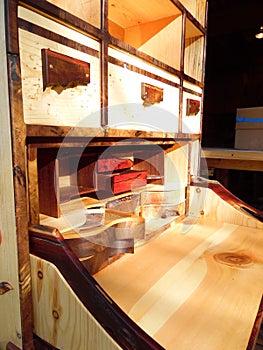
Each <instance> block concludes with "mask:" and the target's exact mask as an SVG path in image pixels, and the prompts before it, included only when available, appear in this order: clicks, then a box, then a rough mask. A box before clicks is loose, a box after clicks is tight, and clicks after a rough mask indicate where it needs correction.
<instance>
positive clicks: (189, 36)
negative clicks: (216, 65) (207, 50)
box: [184, 19, 204, 81]
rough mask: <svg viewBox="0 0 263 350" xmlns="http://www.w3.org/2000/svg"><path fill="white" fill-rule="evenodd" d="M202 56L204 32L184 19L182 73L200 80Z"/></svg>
mask: <svg viewBox="0 0 263 350" xmlns="http://www.w3.org/2000/svg"><path fill="white" fill-rule="evenodd" d="M203 56H204V34H203V33H202V32H201V31H200V30H199V29H198V28H197V27H196V26H195V25H194V24H193V23H192V22H191V21H190V20H189V19H186V31H185V51H184V73H185V74H186V75H188V76H190V77H192V78H194V79H195V80H197V81H202V75H203Z"/></svg>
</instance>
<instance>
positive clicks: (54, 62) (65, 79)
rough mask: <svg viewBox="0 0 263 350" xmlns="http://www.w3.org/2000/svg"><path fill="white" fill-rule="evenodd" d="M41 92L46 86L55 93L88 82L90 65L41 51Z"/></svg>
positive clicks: (59, 54) (44, 50)
mask: <svg viewBox="0 0 263 350" xmlns="http://www.w3.org/2000/svg"><path fill="white" fill-rule="evenodd" d="M41 54H42V73H43V90H45V89H46V88H47V87H48V86H50V87H51V88H52V89H54V90H55V91H56V92H57V93H61V92H62V91H63V90H64V89H67V88H74V87H76V86H78V85H88V84H89V82H90V64H89V63H88V62H84V61H81V60H78V59H76V58H72V57H69V56H66V55H63V54H61V53H58V52H54V51H51V50H49V49H42V51H41Z"/></svg>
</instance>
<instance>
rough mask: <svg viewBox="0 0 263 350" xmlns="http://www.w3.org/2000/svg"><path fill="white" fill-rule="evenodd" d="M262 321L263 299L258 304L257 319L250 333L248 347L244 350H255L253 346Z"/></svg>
mask: <svg viewBox="0 0 263 350" xmlns="http://www.w3.org/2000/svg"><path fill="white" fill-rule="evenodd" d="M262 319H263V297H262V299H261V302H260V306H259V309H258V313H257V317H256V320H255V323H254V326H253V329H252V332H251V336H250V339H249V342H248V346H247V349H246V350H255V346H256V343H257V339H258V335H259V331H260V327H261V325H262Z"/></svg>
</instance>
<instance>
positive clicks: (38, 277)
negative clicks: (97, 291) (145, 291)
mask: <svg viewBox="0 0 263 350" xmlns="http://www.w3.org/2000/svg"><path fill="white" fill-rule="evenodd" d="M31 266H32V284H33V304H34V326H35V332H36V334H37V335H38V336H39V337H40V338H42V339H44V340H45V341H47V342H48V343H50V344H52V345H53V346H55V347H57V348H59V349H64V350H72V349H76V348H77V349H79V350H85V349H96V350H104V349H107V350H116V349H119V350H120V349H121V348H120V347H119V346H118V345H117V344H116V343H115V342H114V340H113V339H112V338H111V337H110V336H109V335H108V334H107V333H106V332H105V330H104V329H103V328H102V327H101V325H100V324H99V323H98V322H97V321H96V320H95V319H94V317H93V316H92V315H91V314H90V313H89V312H88V311H87V309H86V308H85V307H84V306H83V304H82V303H81V302H80V301H79V299H78V298H77V297H76V295H75V294H74V292H73V291H72V290H71V289H70V287H69V285H68V283H67V281H66V280H65V279H64V278H63V276H62V275H61V274H60V272H59V271H58V269H57V268H56V267H55V266H54V265H52V264H51V263H49V262H47V261H45V260H43V259H40V258H37V257H35V256H31ZM95 302H96V300H94V303H95Z"/></svg>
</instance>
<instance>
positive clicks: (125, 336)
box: [29, 227, 163, 350]
mask: <svg viewBox="0 0 263 350" xmlns="http://www.w3.org/2000/svg"><path fill="white" fill-rule="evenodd" d="M29 234H30V253H31V254H33V255H36V256H38V257H39V258H41V259H44V260H47V261H49V262H50V263H52V264H54V265H55V266H56V267H57V268H58V269H59V271H60V272H61V274H62V275H63V276H64V278H65V279H66V280H67V282H68V284H69V285H70V287H71V288H72V290H73V291H74V293H75V294H76V295H77V296H78V298H79V299H80V301H81V302H82V303H83V304H84V306H85V307H86V308H87V310H88V311H89V312H90V313H91V314H92V315H93V316H94V317H95V319H96V320H97V321H98V322H99V323H100V325H101V326H102V327H103V328H104V329H105V331H106V332H107V333H108V334H109V335H110V336H111V337H112V338H113V339H114V340H115V341H116V342H117V343H118V344H119V345H120V346H121V347H122V348H123V349H134V350H135V349H136V350H139V349H142V350H162V349H163V347H162V346H161V345H159V344H158V343H157V342H156V341H155V340H154V339H152V338H151V337H150V336H149V335H148V334H147V333H145V332H144V331H143V330H142V329H141V328H140V327H139V326H138V325H137V324H136V323H135V322H133V321H132V320H131V319H130V318H129V317H128V316H127V314H125V313H124V312H123V311H122V310H121V309H120V308H119V306H118V305H117V304H116V303H114V301H113V300H112V299H111V298H110V297H109V296H108V295H107V293H106V292H105V291H104V290H103V288H102V287H101V286H100V285H99V284H98V283H97V282H96V280H95V279H94V278H93V277H92V276H91V275H90V274H89V273H88V271H87V270H86V269H85V268H84V266H83V265H82V264H81V262H80V261H79V260H78V258H77V257H76V255H75V254H74V253H73V252H72V250H71V249H70V248H69V246H68V244H67V242H66V240H64V239H63V237H62V236H56V237H54V236H50V235H47V234H45V233H44V232H43V233H41V232H39V230H34V228H33V227H31V228H30V229H29Z"/></svg>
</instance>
